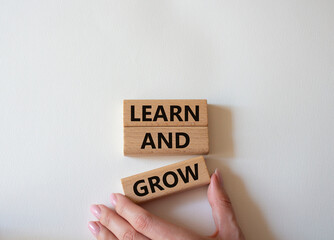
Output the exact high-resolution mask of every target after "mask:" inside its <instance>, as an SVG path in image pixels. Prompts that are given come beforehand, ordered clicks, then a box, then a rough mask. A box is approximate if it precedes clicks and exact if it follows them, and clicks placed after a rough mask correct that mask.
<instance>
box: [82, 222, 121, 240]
mask: <svg viewBox="0 0 334 240" xmlns="http://www.w3.org/2000/svg"><path fill="white" fill-rule="evenodd" d="M88 228H89V230H90V231H91V232H92V234H93V235H94V236H95V237H96V239H98V240H117V238H116V237H115V235H114V234H112V233H111V232H110V231H109V230H108V229H107V228H106V227H104V226H103V225H102V224H101V223H99V222H89V223H88Z"/></svg>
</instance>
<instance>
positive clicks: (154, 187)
mask: <svg viewBox="0 0 334 240" xmlns="http://www.w3.org/2000/svg"><path fill="white" fill-rule="evenodd" d="M121 181H122V185H123V190H124V194H125V196H127V197H128V198H130V199H131V200H132V201H134V202H136V203H140V202H145V201H148V200H152V199H155V198H159V197H162V196H166V195H169V194H172V193H176V192H180V191H184V190H188V189H192V188H195V187H199V186H203V185H206V184H209V183H210V175H209V172H208V169H207V167H206V164H205V160H204V157H203V156H200V157H196V158H192V159H189V160H185V161H182V162H178V163H174V164H171V165H168V166H165V167H161V168H157V169H154V170H151V171H148V172H144V173H140V174H136V175H133V176H130V177H126V178H122V179H121Z"/></svg>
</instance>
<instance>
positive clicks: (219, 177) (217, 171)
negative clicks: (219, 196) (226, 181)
mask: <svg viewBox="0 0 334 240" xmlns="http://www.w3.org/2000/svg"><path fill="white" fill-rule="evenodd" d="M215 174H216V176H217V178H218V181H219V184H220V185H223V178H222V175H221V174H220V171H219V170H218V168H216V170H215Z"/></svg>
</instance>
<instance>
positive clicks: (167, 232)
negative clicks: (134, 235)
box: [111, 193, 199, 240]
mask: <svg viewBox="0 0 334 240" xmlns="http://www.w3.org/2000/svg"><path fill="white" fill-rule="evenodd" d="M111 202H112V204H113V205H114V207H115V210H116V212H117V213H118V214H119V215H120V216H122V217H123V218H124V219H125V220H127V221H128V222H129V223H130V224H131V225H132V226H133V227H134V228H135V229H136V230H137V231H138V232H140V233H142V234H143V235H144V236H147V237H148V238H150V239H154V240H159V239H175V240H177V239H195V240H196V239H199V236H197V235H196V234H194V233H192V232H190V231H187V230H185V229H183V228H181V227H178V226H176V225H174V224H171V223H168V222H166V221H164V220H163V219H161V218H159V217H157V216H154V215H152V214H150V213H149V212H148V211H146V210H145V209H143V208H141V207H140V206H138V205H136V204H134V203H133V202H132V201H130V200H129V199H128V198H126V197H125V196H124V195H122V194H119V193H117V194H112V195H111Z"/></svg>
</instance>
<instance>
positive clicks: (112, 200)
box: [110, 193, 117, 207]
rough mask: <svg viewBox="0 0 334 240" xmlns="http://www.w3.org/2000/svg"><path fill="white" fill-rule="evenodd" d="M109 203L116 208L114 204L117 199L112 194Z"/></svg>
mask: <svg viewBox="0 0 334 240" xmlns="http://www.w3.org/2000/svg"><path fill="white" fill-rule="evenodd" d="M110 201H111V204H112V205H113V206H114V207H116V203H117V197H116V194H115V193H112V194H111V195H110Z"/></svg>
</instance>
